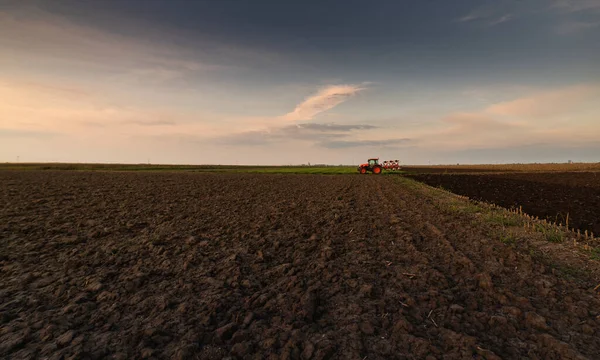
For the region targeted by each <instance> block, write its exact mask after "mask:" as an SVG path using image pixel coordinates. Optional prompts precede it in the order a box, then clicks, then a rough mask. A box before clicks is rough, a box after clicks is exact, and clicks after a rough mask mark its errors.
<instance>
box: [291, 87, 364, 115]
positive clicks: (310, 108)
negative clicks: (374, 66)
mask: <svg viewBox="0 0 600 360" xmlns="http://www.w3.org/2000/svg"><path fill="white" fill-rule="evenodd" d="M364 89H365V88H364V87H361V86H359V85H329V86H326V87H324V88H323V89H321V90H319V91H318V92H317V93H316V94H314V95H311V96H309V97H308V98H306V99H305V100H304V101H303V102H301V103H300V104H298V105H297V106H296V108H295V109H294V111H292V112H290V113H287V114H285V115H283V116H282V118H283V119H284V120H288V121H299V120H311V119H312V118H314V117H315V116H317V115H319V114H320V113H322V112H325V111H327V110H330V109H333V108H334V107H336V106H338V105H340V104H341V103H343V102H345V101H347V100H348V99H349V98H351V97H352V96H354V95H356V94H357V93H359V92H360V91H362V90H364Z"/></svg>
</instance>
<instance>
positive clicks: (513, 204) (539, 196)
mask: <svg viewBox="0 0 600 360" xmlns="http://www.w3.org/2000/svg"><path fill="white" fill-rule="evenodd" d="M410 177H412V178H414V179H416V180H419V181H422V182H424V183H426V184H428V185H431V186H434V187H437V186H441V187H443V188H445V189H447V190H450V191H452V192H454V193H456V194H460V195H464V196H468V197H470V198H473V199H476V200H480V201H487V202H491V203H495V204H497V205H500V206H504V207H507V208H519V207H522V209H523V211H525V212H526V213H528V214H530V215H533V216H538V217H540V218H543V219H548V220H550V221H552V222H556V223H562V224H566V223H567V221H568V223H569V227H570V228H574V229H579V230H580V231H582V232H583V231H586V230H587V231H591V232H593V233H595V234H599V235H600V172H567V173H506V174H484V175H482V174H420V175H410ZM567 218H568V219H567Z"/></svg>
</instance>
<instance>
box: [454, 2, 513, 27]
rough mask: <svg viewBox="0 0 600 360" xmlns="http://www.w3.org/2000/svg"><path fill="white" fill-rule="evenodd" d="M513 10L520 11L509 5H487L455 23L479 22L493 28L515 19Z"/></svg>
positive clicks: (500, 3)
mask: <svg viewBox="0 0 600 360" xmlns="http://www.w3.org/2000/svg"><path fill="white" fill-rule="evenodd" d="M515 10H521V8H520V7H519V6H517V5H514V4H510V3H503V2H494V3H488V4H486V5H482V6H479V7H477V8H475V9H473V10H471V11H470V12H469V13H468V14H466V15H464V16H462V17H460V18H458V19H456V21H457V22H461V23H468V22H479V23H482V24H485V25H487V26H495V25H499V24H502V23H504V22H507V21H509V20H512V19H513V18H515V15H514V13H513V11H515ZM519 13H520V12H519Z"/></svg>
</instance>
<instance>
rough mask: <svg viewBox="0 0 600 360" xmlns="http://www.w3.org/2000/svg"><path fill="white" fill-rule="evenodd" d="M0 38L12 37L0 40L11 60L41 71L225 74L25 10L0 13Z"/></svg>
mask: <svg viewBox="0 0 600 360" xmlns="http://www.w3.org/2000/svg"><path fill="white" fill-rule="evenodd" d="M0 33H2V34H11V35H10V36H2V37H0V47H1V48H2V49H3V52H4V51H5V52H7V53H9V54H11V57H12V58H15V59H28V60H29V59H40V60H44V61H45V62H46V66H50V64H52V66H63V67H64V66H74V65H77V66H84V67H86V68H87V69H89V70H90V72H92V71H91V69H93V70H94V71H93V72H99V71H102V72H108V73H115V74H124V75H123V76H124V78H127V77H130V78H136V79H138V80H139V79H142V80H143V79H151V80H152V81H154V82H157V81H160V80H171V79H174V78H178V77H182V76H183V75H185V74H190V73H196V72H202V71H214V70H215V69H224V68H226V67H225V66H223V65H220V64H216V63H210V62H205V61H201V60H198V56H197V55H198V54H196V53H191V52H190V51H186V50H185V49H184V48H182V47H180V46H176V45H174V44H170V43H168V42H166V41H161V40H160V39H158V40H157V39H148V40H146V41H140V40H139V39H136V38H133V37H130V36H127V35H124V34H123V33H120V32H117V31H114V32H111V31H109V30H107V29H101V28H97V27H93V26H91V25H86V24H83V23H79V22H76V21H73V20H72V19H69V18H66V17H63V16H60V15H57V14H54V13H51V12H48V11H44V10H41V9H40V8H38V7H34V6H27V5H26V4H23V6H22V7H20V6H16V7H15V9H13V10H12V11H11V12H10V13H9V12H0ZM27 62H29V61H27Z"/></svg>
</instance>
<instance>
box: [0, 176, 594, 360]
mask: <svg viewBox="0 0 600 360" xmlns="http://www.w3.org/2000/svg"><path fill="white" fill-rule="evenodd" d="M397 180H398V179H394V178H391V177H376V176H368V177H363V176H306V175H304V176H303V175H249V174H238V175H233V174H186V173H160V174H158V173H86V172H78V173H61V172H3V173H0V181H1V182H2V187H1V188H0V199H1V201H2V203H3V206H2V207H1V208H0V239H1V242H0V249H1V253H0V256H1V257H0V264H1V265H2V268H1V270H2V276H1V280H0V288H1V290H0V302H1V308H0V310H1V312H2V319H1V321H2V330H1V332H0V344H1V345H0V356H4V357H7V356H11V357H14V358H28V357H34V356H39V357H57V358H58V357H60V356H64V357H65V358H69V357H72V358H103V357H112V358H121V359H127V358H133V357H146V358H170V357H171V358H181V359H183V358H200V359H220V358H223V357H226V356H233V357H234V358H235V357H237V358H249V359H261V358H272V359H296V358H315V359H326V358H335V359H363V358H365V356H367V358H368V359H389V358H396V359H420V358H427V357H428V356H429V357H430V358H441V357H443V356H445V358H448V359H463V358H480V359H483V358H487V359H494V358H497V357H495V356H496V355H497V356H501V357H502V358H508V359H510V358H515V359H516V358H523V357H529V358H532V359H558V358H565V359H567V358H572V359H584V358H596V357H597V355H598V354H599V353H600V339H599V338H600V337H599V336H598V335H599V334H598V328H599V325H600V319H599V318H598V316H599V315H600V300H599V299H598V295H597V293H596V292H595V291H594V290H592V289H591V288H590V280H589V279H587V278H585V277H582V278H577V279H575V280H573V279H566V278H564V277H562V276H560V275H558V274H556V273H555V272H553V271H551V269H550V268H549V267H548V266H547V265H545V264H542V263H540V262H538V261H537V260H536V259H534V258H532V257H531V256H530V255H529V254H524V253H521V252H519V251H517V250H516V249H515V248H513V247H510V246H507V245H505V244H503V243H502V242H500V241H499V240H495V239H491V238H489V237H487V236H485V235H484V233H483V232H482V230H481V229H479V228H478V227H476V226H473V225H472V224H470V223H469V222H468V221H467V220H465V219H462V218H461V217H459V216H452V215H449V214H446V213H444V212H440V211H439V209H438V208H436V206H435V204H434V203H433V202H432V201H431V200H430V199H426V198H424V197H421V196H419V194H418V192H415V190H414V189H411V188H410V187H408V186H406V185H405V184H404V183H402V182H399V181H397ZM592 287H593V286H592Z"/></svg>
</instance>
